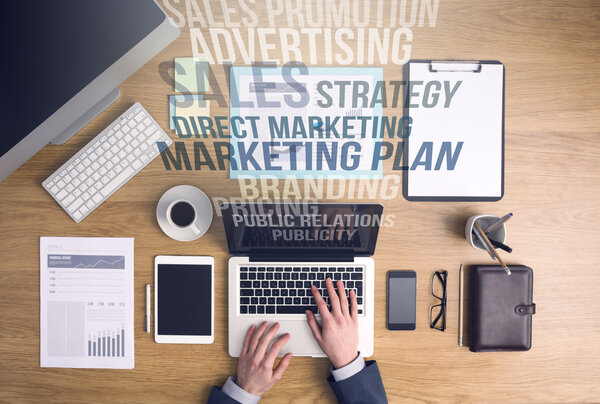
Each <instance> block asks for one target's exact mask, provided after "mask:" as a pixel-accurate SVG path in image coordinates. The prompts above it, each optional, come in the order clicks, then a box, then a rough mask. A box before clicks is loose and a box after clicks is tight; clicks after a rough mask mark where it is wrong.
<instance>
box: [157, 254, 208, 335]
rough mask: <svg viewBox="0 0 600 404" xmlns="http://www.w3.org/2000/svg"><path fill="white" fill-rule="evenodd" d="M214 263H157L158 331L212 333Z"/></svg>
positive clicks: (190, 333)
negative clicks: (212, 271)
mask: <svg viewBox="0 0 600 404" xmlns="http://www.w3.org/2000/svg"><path fill="white" fill-rule="evenodd" d="M211 299H212V296H211V266H210V265H186V264H159V265H158V321H157V324H156V325H157V326H158V334H159V335H198V336H201V335H206V336H208V335H211V323H212V318H211V311H212V310H211Z"/></svg>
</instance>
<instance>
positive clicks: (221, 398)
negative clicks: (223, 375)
mask: <svg viewBox="0 0 600 404" xmlns="http://www.w3.org/2000/svg"><path fill="white" fill-rule="evenodd" d="M206 404H240V402H239V401H236V400H234V399H233V398H231V397H229V396H228V395H227V394H225V393H223V391H222V390H221V389H220V388H218V387H217V386H213V388H212V390H211V391H210V396H208V401H206Z"/></svg>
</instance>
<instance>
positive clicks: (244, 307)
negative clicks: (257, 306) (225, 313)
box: [240, 306, 248, 314]
mask: <svg viewBox="0 0 600 404" xmlns="http://www.w3.org/2000/svg"><path fill="white" fill-rule="evenodd" d="M247 313H248V306H240V314H247Z"/></svg>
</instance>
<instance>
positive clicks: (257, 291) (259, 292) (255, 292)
mask: <svg viewBox="0 0 600 404" xmlns="http://www.w3.org/2000/svg"><path fill="white" fill-rule="evenodd" d="M254 296H262V289H255V290H254Z"/></svg>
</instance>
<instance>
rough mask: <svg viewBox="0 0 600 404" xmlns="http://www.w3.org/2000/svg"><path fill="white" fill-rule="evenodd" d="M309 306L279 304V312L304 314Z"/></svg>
mask: <svg viewBox="0 0 600 404" xmlns="http://www.w3.org/2000/svg"><path fill="white" fill-rule="evenodd" d="M307 309H308V310H310V308H309V307H303V306H277V314H304V313H305V310H307Z"/></svg>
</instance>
